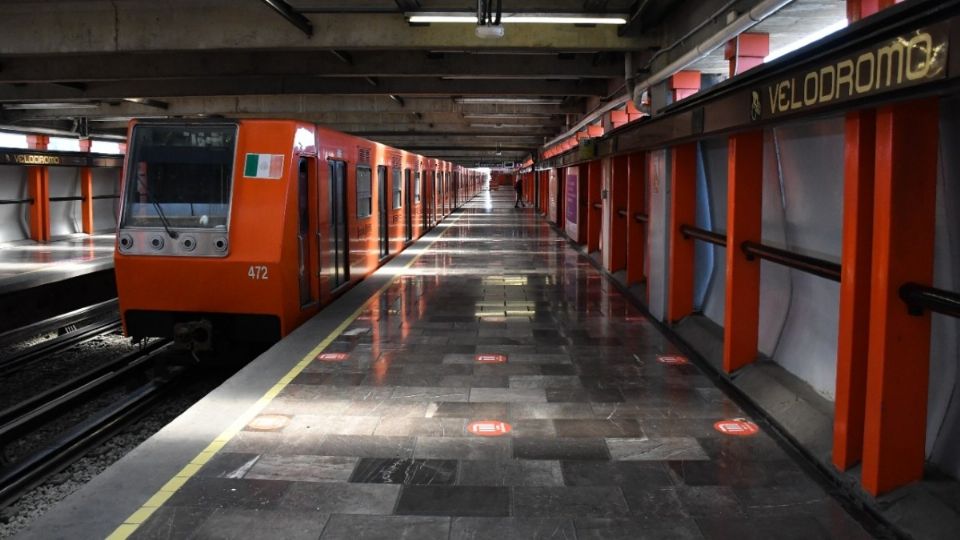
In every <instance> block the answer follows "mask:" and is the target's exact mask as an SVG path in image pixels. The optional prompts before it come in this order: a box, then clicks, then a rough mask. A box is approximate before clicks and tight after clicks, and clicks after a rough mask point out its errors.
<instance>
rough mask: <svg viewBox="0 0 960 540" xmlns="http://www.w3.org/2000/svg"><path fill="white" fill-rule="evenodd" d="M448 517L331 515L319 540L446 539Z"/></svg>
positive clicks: (448, 530) (448, 524)
mask: <svg viewBox="0 0 960 540" xmlns="http://www.w3.org/2000/svg"><path fill="white" fill-rule="evenodd" d="M449 532H450V518H448V517H427V516H358V515H349V514H334V515H332V516H330V521H329V522H328V523H327V527H326V529H324V531H323V536H321V537H320V538H321V540H446V538H447V537H448V535H449Z"/></svg>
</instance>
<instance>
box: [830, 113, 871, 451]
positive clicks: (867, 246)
mask: <svg viewBox="0 0 960 540" xmlns="http://www.w3.org/2000/svg"><path fill="white" fill-rule="evenodd" d="M874 122H875V116H874V112H873V110H864V111H857V112H852V113H848V114H847V118H846V139H845V150H844V193H843V257H842V261H841V267H842V275H841V279H840V327H839V338H838V341H837V390H836V401H835V403H836V404H835V408H834V422H833V463H834V465H836V467H837V468H838V469H840V470H846V469H848V468H850V467H851V466H853V465H854V464H855V463H856V462H858V461H860V455H861V451H862V450H863V413H864V399H865V398H866V391H867V344H868V343H869V342H868V339H867V333H868V331H869V324H870V274H871V271H870V257H871V252H872V235H873V165H874V163H873V162H874V151H873V146H874V130H875V123H874Z"/></svg>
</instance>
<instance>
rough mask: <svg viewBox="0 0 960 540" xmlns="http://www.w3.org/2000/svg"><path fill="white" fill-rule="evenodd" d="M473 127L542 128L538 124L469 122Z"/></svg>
mask: <svg viewBox="0 0 960 540" xmlns="http://www.w3.org/2000/svg"><path fill="white" fill-rule="evenodd" d="M470 127H474V128H494V129H523V128H528V129H529V128H542V127H543V126H541V125H540V124H470Z"/></svg>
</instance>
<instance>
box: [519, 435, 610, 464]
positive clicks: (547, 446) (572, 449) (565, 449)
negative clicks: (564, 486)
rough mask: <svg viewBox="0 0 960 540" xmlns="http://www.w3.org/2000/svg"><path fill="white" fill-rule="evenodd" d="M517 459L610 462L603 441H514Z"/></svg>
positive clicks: (521, 438) (524, 439)
mask: <svg viewBox="0 0 960 540" xmlns="http://www.w3.org/2000/svg"><path fill="white" fill-rule="evenodd" d="M513 456H514V457H515V458H517V459H554V460H560V459H589V460H608V459H610V454H609V452H608V451H607V445H606V444H605V443H604V442H603V439H554V438H545V439H533V438H529V439H528V438H523V437H516V438H514V439H513Z"/></svg>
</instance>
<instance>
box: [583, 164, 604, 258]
mask: <svg viewBox="0 0 960 540" xmlns="http://www.w3.org/2000/svg"><path fill="white" fill-rule="evenodd" d="M602 189H603V163H602V162H601V161H600V160H599V159H597V160H594V161H591V162H590V163H589V164H588V165H587V216H586V217H587V223H586V225H587V253H593V252H594V251H597V250H598V249H600V234H601V233H600V229H601V227H602V226H603V207H602V201H601V199H600V191H601V190H602Z"/></svg>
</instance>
